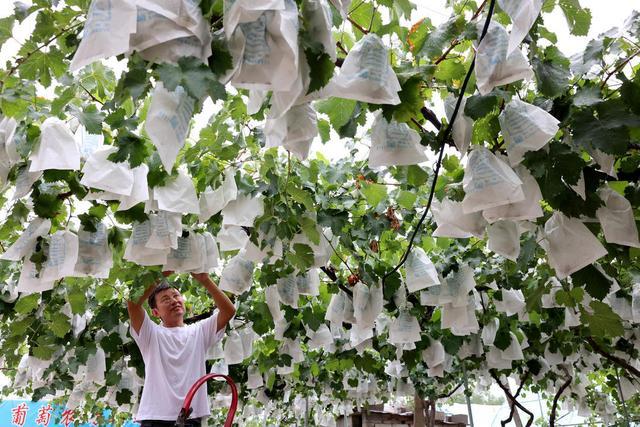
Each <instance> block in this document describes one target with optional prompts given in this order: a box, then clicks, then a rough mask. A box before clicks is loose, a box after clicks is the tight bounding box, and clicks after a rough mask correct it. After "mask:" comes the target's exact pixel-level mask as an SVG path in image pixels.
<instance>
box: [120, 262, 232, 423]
mask: <svg viewBox="0 0 640 427" xmlns="http://www.w3.org/2000/svg"><path fill="white" fill-rule="evenodd" d="M162 274H163V275H164V276H165V277H167V276H170V275H171V274H173V272H172V271H165V272H163V273H162ZM191 275H192V276H193V278H194V279H196V280H197V281H198V282H200V283H201V284H202V285H203V286H204V287H205V288H206V289H207V291H208V292H209V294H210V295H211V296H212V297H213V300H214V302H215V304H216V306H217V309H216V310H215V311H214V313H213V315H212V316H211V317H209V318H207V319H204V320H201V321H199V322H196V323H193V324H191V325H185V324H184V313H185V309H184V298H183V297H182V295H181V294H180V292H179V291H178V289H176V288H174V287H172V286H171V285H170V284H169V283H168V282H167V281H166V280H163V281H162V282H161V283H160V285H158V284H157V283H156V284H154V285H151V286H149V287H148V288H147V289H146V290H145V292H144V294H143V295H142V297H140V299H139V300H138V301H137V302H133V301H128V302H127V309H128V311H129V318H130V320H131V336H132V337H133V339H134V340H135V342H136V344H137V345H138V347H139V348H140V352H141V353H142V357H143V359H144V365H145V375H144V377H145V378H144V389H143V391H142V398H141V399H140V407H139V408H138V414H137V416H136V420H137V421H138V422H140V423H141V425H142V427H161V426H173V425H174V423H175V421H176V419H177V418H178V413H179V412H180V408H181V406H182V403H183V401H184V398H185V396H186V394H187V392H188V391H189V388H190V387H191V386H192V385H193V383H194V382H195V381H196V380H197V379H198V378H200V377H201V376H203V375H205V374H206V369H205V355H206V352H207V349H208V348H209V347H210V346H211V345H212V344H213V343H215V342H216V341H218V340H220V339H221V338H222V336H223V335H224V330H225V327H226V326H227V323H229V320H231V318H232V317H233V316H234V315H235V312H236V310H235V307H234V306H233V303H232V302H231V300H229V298H228V297H227V296H226V295H225V294H224V293H223V292H222V291H221V290H220V289H218V287H217V286H216V284H215V283H213V281H212V280H211V278H210V277H209V275H208V274H207V273H191ZM145 299H148V303H149V307H150V308H151V312H152V313H153V315H154V316H155V317H159V318H160V319H161V320H162V323H161V324H160V325H158V324H156V323H154V322H153V321H152V320H151V319H150V318H149V316H148V315H147V312H146V311H145V310H144V308H142V304H144V301H145ZM192 408H193V412H192V414H191V417H192V418H190V419H189V423H188V424H186V425H188V426H189V427H199V426H200V425H201V418H202V417H206V416H208V415H209V414H210V412H209V401H208V399H207V390H206V387H201V388H200V389H199V390H198V392H197V393H196V395H195V397H194V399H193V403H192Z"/></svg>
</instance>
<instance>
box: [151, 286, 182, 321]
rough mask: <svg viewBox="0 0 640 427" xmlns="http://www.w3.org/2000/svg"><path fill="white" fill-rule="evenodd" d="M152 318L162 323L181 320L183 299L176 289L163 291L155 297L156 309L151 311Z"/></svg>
mask: <svg viewBox="0 0 640 427" xmlns="http://www.w3.org/2000/svg"><path fill="white" fill-rule="evenodd" d="M152 313H153V315H154V316H157V317H160V318H161V319H162V321H163V322H165V323H166V322H167V321H168V320H174V321H175V320H176V319H181V318H182V317H183V316H184V298H182V295H181V294H180V292H179V291H178V290H177V289H173V288H170V289H165V290H163V291H160V292H158V294H157V295H156V308H154V309H153V310H152Z"/></svg>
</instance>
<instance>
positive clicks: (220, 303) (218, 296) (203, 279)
mask: <svg viewBox="0 0 640 427" xmlns="http://www.w3.org/2000/svg"><path fill="white" fill-rule="evenodd" d="M191 276H192V277H193V278H194V279H196V280H197V281H198V282H200V283H201V284H202V285H203V286H204V287H205V288H207V292H209V295H211V296H212V297H213V301H214V302H215V303H216V306H217V307H218V324H217V325H216V327H217V329H218V330H221V329H224V328H225V327H226V326H227V323H229V320H231V318H232V317H233V316H234V315H235V314H236V308H235V307H234V306H233V303H232V302H231V300H230V299H229V297H227V296H226V295H225V294H224V292H222V291H221V290H220V289H218V286H216V284H215V283H214V282H213V280H211V277H209V273H191Z"/></svg>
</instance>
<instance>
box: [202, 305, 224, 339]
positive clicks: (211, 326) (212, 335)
mask: <svg viewBox="0 0 640 427" xmlns="http://www.w3.org/2000/svg"><path fill="white" fill-rule="evenodd" d="M196 326H197V327H198V328H200V330H201V331H202V336H203V339H204V348H205V349H208V348H209V347H211V346H212V345H213V344H214V343H216V342H218V341H220V340H221V339H222V337H223V336H224V328H222V329H220V330H218V309H215V310H214V311H213V314H212V315H211V316H209V317H207V318H206V319H204V320H201V321H199V322H197V323H196Z"/></svg>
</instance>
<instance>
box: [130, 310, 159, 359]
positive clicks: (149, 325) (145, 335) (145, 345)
mask: <svg viewBox="0 0 640 427" xmlns="http://www.w3.org/2000/svg"><path fill="white" fill-rule="evenodd" d="M156 326H157V325H156V324H155V323H153V320H151V319H150V318H149V314H147V312H146V310H145V311H144V319H143V320H142V326H140V333H136V330H135V329H133V325H131V326H130V327H129V332H130V333H131V336H132V337H133V339H134V340H135V342H136V344H138V348H139V349H140V353H142V354H143V355H144V354H145V353H146V352H147V350H148V349H149V346H150V345H151V337H152V336H153V333H154V332H155V331H154V327H156Z"/></svg>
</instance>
